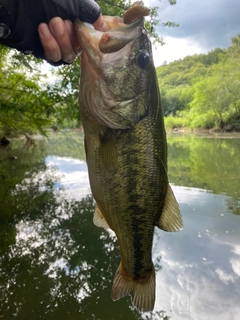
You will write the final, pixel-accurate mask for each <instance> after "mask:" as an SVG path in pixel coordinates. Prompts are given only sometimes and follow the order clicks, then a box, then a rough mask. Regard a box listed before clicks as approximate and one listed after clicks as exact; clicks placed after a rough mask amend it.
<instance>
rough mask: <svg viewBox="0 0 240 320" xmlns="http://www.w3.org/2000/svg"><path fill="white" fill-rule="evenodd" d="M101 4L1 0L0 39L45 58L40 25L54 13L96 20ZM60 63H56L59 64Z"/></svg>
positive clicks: (73, 0)
mask: <svg viewBox="0 0 240 320" xmlns="http://www.w3.org/2000/svg"><path fill="white" fill-rule="evenodd" d="M100 12H101V11H100V7H99V6H98V5H97V3H96V2H95V1H92V0H0V43H1V44H3V45H6V46H8V47H11V48H15V49H17V50H19V51H21V52H23V53H25V54H30V53H31V54H33V55H34V56H35V57H37V58H42V59H44V53H43V47H42V45H41V42H40V39H39V36H38V25H39V24H40V23H41V22H46V23H48V22H49V21H50V20H51V19H52V18H53V17H61V18H62V19H63V20H66V19H70V20H71V21H74V19H75V18H76V17H78V18H79V19H80V20H82V21H86V22H89V23H94V22H95V21H96V20H97V19H98V17H99V15H100ZM61 63H62V61H60V63H57V64H54V65H58V64H61Z"/></svg>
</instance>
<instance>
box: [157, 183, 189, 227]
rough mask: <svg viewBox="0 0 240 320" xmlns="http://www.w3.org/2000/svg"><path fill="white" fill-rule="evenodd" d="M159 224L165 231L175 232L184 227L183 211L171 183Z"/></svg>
mask: <svg viewBox="0 0 240 320" xmlns="http://www.w3.org/2000/svg"><path fill="white" fill-rule="evenodd" d="M157 226H158V227H159V228H160V229H162V230H164V231H173V232H174V231H180V230H181V229H182V228H183V222H182V216H181V212H180V209H179V206H178V203H177V200H176V198H175V196H174V194H173V191H172V188H171V186H170V185H168V189H167V194H166V198H165V204H164V207H163V211H162V214H161V217H160V219H159V221H158V224H157Z"/></svg>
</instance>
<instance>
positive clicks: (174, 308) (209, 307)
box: [17, 156, 240, 320]
mask: <svg viewBox="0 0 240 320" xmlns="http://www.w3.org/2000/svg"><path fill="white" fill-rule="evenodd" d="M46 163H47V166H48V168H49V170H52V168H55V170H56V173H57V176H58V177H59V181H56V182H55V189H58V188H63V189H64V191H63V192H64V195H66V194H67V195H68V196H69V198H70V199H76V200H80V199H82V198H84V197H85V196H87V195H88V194H90V186H89V180H88V174H87V166H86V163H85V162H84V161H82V160H77V159H73V158H70V157H56V156H48V157H47V158H46ZM58 173H59V174H58ZM173 190H174V193H175V195H176V198H177V200H178V202H179V205H180V208H181V211H182V214H183V220H184V229H183V231H181V232H179V233H165V232H163V231H161V230H158V229H156V237H155V239H154V246H153V247H154V250H153V251H154V253H153V258H154V260H155V262H159V261H160V258H159V255H160V256H161V267H162V268H161V267H160V268H159V269H161V271H160V272H158V273H157V282H156V283H157V285H156V287H157V295H156V305H155V311H160V310H166V312H167V314H168V315H170V316H171V317H172V319H173V320H182V319H184V320H186V319H191V320H200V319H201V320H208V319H209V320H210V319H211V320H227V319H231V320H237V319H239V318H240V306H239V296H240V246H239V234H240V226H239V217H238V216H235V215H233V214H230V213H229V209H228V207H227V204H226V198H227V197H225V196H220V195H215V194H213V193H211V191H209V190H202V189H197V188H185V187H179V186H173ZM228 199H229V198H228ZM61 214H62V212H61ZM59 218H61V217H60V216H58V219H59ZM69 218H70V216H65V217H63V216H62V219H69ZM52 223H53V226H54V221H53V222H52ZM38 228H39V224H38V223H37V221H36V225H35V227H34V226H33V225H32V226H28V225H26V222H24V226H23V225H21V223H19V224H18V228H17V230H18V235H17V241H22V242H24V241H26V246H24V245H23V244H21V245H22V247H23V248H25V249H26V250H27V246H29V244H30V246H33V247H34V248H36V246H40V245H42V244H43V242H44V240H43V239H41V237H39V236H37V234H38V232H39V230H38ZM66 236H68V235H67V234H65V237H66ZM31 237H32V241H29V240H31V239H30V238H31ZM55 240H56V241H58V239H55ZM59 241H60V240H59ZM68 241H70V242H71V241H72V239H71V237H70V236H69V240H68ZM105 246H106V250H107V251H113V250H114V246H113V247H111V245H110V244H109V243H106V244H105ZM56 247H57V244H56ZM73 247H74V246H73ZM108 247H109V249H108ZM73 253H74V252H73ZM23 254H24V252H23ZM25 254H27V251H26V252H25ZM90 267H92V266H90ZM60 269H63V270H65V272H66V273H68V272H69V271H68V267H67V262H66V260H64V258H63V257H62V258H59V259H58V260H56V261H53V262H52V263H50V264H49V268H48V269H47V270H46V273H45V274H46V275H48V276H49V277H55V276H56V272H57V270H60ZM86 285H87V282H86ZM84 293H85V295H84V294H80V293H79V295H80V296H81V299H82V298H83V297H86V296H88V295H90V294H91V293H90V291H89V288H87V287H86V288H85V289H84ZM109 294H110V292H109ZM81 299H80V300H81ZM143 319H145V318H144V316H143Z"/></svg>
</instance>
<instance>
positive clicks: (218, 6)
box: [149, 0, 240, 51]
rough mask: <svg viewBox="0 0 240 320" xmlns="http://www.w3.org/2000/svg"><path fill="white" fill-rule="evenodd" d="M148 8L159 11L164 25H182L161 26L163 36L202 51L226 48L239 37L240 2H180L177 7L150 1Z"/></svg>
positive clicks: (160, 31) (191, 0)
mask: <svg viewBox="0 0 240 320" xmlns="http://www.w3.org/2000/svg"><path fill="white" fill-rule="evenodd" d="M149 4H150V6H158V7H159V18H160V19H161V21H163V22H166V21H173V22H176V23H179V24H180V26H179V27H177V28H167V27H162V26H158V27H157V32H158V33H159V34H160V35H162V36H163V37H166V36H168V37H172V38H184V39H187V40H189V41H190V42H192V43H194V44H195V45H197V46H198V47H200V48H201V49H202V50H203V51H210V50H212V49H214V48H216V47H220V48H227V47H228V46H229V45H230V44H231V38H232V37H234V36H236V35H237V34H238V33H240V18H239V14H240V1H239V0H201V1H199V0H177V4H176V5H174V6H170V5H169V3H168V1H167V0H163V1H157V0H152V1H151V0H150V1H149Z"/></svg>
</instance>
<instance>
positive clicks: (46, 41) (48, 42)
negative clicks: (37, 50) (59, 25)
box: [38, 23, 61, 62]
mask: <svg viewBox="0 0 240 320" xmlns="http://www.w3.org/2000/svg"><path fill="white" fill-rule="evenodd" d="M38 34H39V38H40V41H41V44H42V46H43V50H44V56H45V58H46V59H47V60H49V61H52V62H57V61H59V60H61V50H60V48H59V46H58V43H57V41H56V40H55V38H54V36H53V35H52V33H51V32H50V30H49V27H48V25H47V24H46V23H40V24H39V26H38Z"/></svg>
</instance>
